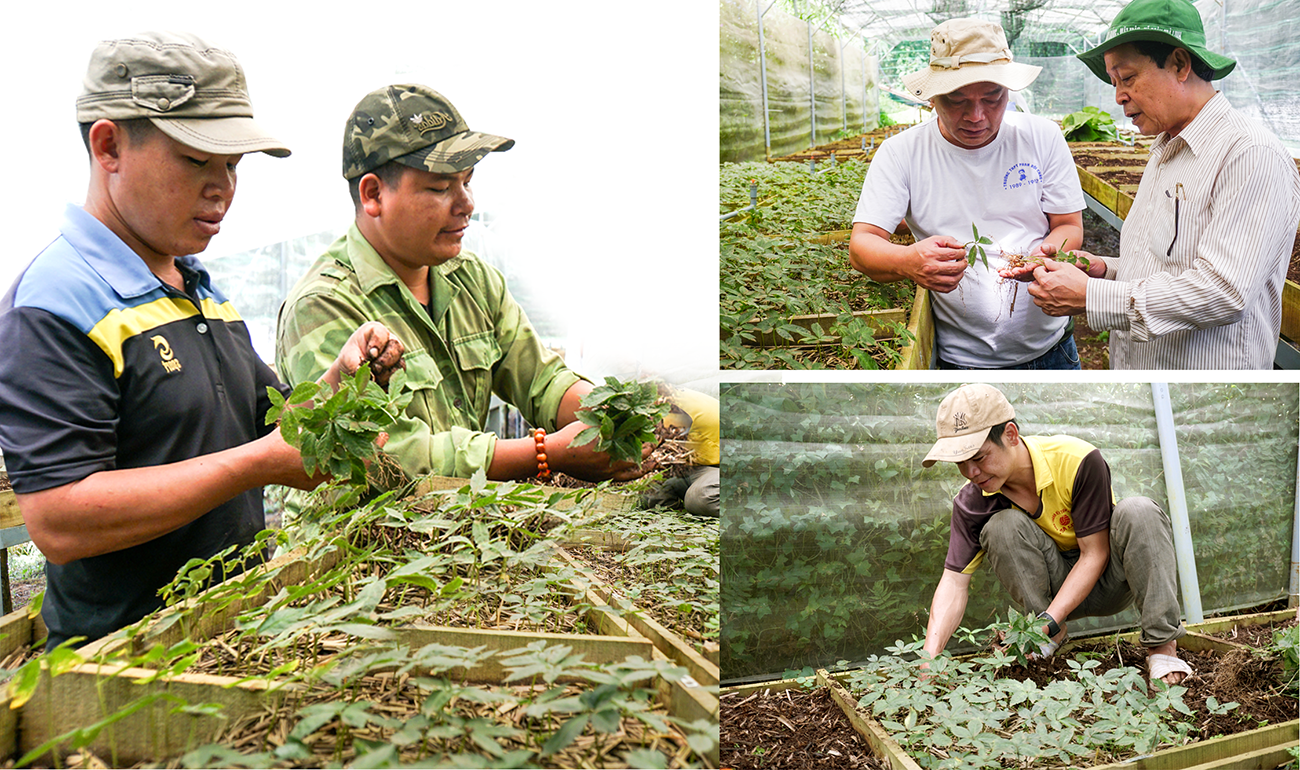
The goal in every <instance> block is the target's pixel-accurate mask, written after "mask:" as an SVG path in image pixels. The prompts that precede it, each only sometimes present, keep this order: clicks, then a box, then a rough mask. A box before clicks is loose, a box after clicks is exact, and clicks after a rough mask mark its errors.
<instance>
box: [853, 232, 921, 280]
mask: <svg viewBox="0 0 1300 770" xmlns="http://www.w3.org/2000/svg"><path fill="white" fill-rule="evenodd" d="M877 229H878V228H877ZM910 261H911V252H910V251H909V250H908V247H907V246H902V245H900V244H897V243H892V242H891V241H890V240H889V239H888V238H887V237H882V236H880V235H879V234H878V233H876V232H868V231H866V230H865V229H863V228H862V227H856V226H855V228H854V231H853V235H852V236H851V237H850V240H849V265H850V266H851V267H852V268H853V269H854V270H857V271H858V272H859V273H862V274H863V275H865V276H867V277H868V278H870V279H871V280H873V281H879V282H880V283H890V282H892V281H902V280H906V279H910V278H912V271H910V270H909V269H908V265H909V263H910Z"/></svg>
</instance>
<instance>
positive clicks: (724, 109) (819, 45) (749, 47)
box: [718, 0, 879, 163]
mask: <svg viewBox="0 0 1300 770" xmlns="http://www.w3.org/2000/svg"><path fill="white" fill-rule="evenodd" d="M756 2H758V3H760V4H761V5H762V6H763V7H764V8H766V7H767V6H768V5H769V3H770V2H771V0H722V3H721V12H720V18H719V22H720V25H721V29H720V34H719V38H720V42H721V54H720V58H719V68H720V74H721V76H720V78H719V81H720V86H719V94H718V108H719V130H720V140H719V159H720V161H721V162H723V163H728V162H736V161H745V160H763V159H765V158H766V157H767V156H766V147H765V141H766V140H765V137H764V133H763V86H762V79H761V76H760V71H759V55H758V51H759V47H758V10H757V9H756V7H755V3H756ZM808 26H809V25H808V23H807V22H805V21H803V20H801V19H797V18H795V17H793V16H790V15H789V14H787V13H784V12H782V11H781V9H780V8H779V7H778V6H772V8H771V9H770V10H768V12H767V13H766V15H764V16H763V41H764V51H765V56H766V66H765V71H766V73H767V94H768V114H769V115H770V120H771V138H772V147H771V155H772V156H773V157H775V156H780V155H786V154H789V153H792V152H797V151H799V150H806V149H808V148H809V147H811V146H813V144H815V143H824V142H827V141H830V140H831V138H832V136H833V135H834V134H836V133H837V132H839V131H841V130H842V129H845V128H846V127H847V129H848V131H849V132H850V134H851V135H857V134H859V133H862V132H864V131H867V130H870V129H872V128H875V127H876V124H877V120H878V117H877V116H878V115H879V106H878V99H879V95H878V94H877V93H876V90H875V82H876V74H875V71H876V70H875V66H876V65H875V60H874V59H872V58H871V57H869V56H868V55H867V54H866V52H865V51H864V50H863V43H862V38H861V37H857V36H848V37H845V38H843V39H837V38H836V37H834V36H833V35H831V34H829V33H828V32H826V31H825V30H824V29H823V30H820V31H816V32H815V33H814V34H813V68H814V71H815V74H816V76H815V78H814V80H813V82H812V86H813V89H814V91H815V95H816V101H817V137H816V142H814V141H813V136H812V123H811V121H810V119H809V113H810V109H811V107H810V104H809V77H808ZM845 34H846V35H847V34H848V33H845Z"/></svg>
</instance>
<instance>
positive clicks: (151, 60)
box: [77, 32, 289, 158]
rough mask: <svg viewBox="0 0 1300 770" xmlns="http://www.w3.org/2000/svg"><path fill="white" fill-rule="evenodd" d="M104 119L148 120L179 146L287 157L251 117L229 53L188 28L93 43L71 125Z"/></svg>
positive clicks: (236, 64) (286, 150) (241, 74)
mask: <svg viewBox="0 0 1300 770" xmlns="http://www.w3.org/2000/svg"><path fill="white" fill-rule="evenodd" d="M105 118H107V119H109V120H131V119H134V118H148V119H149V120H150V122H152V123H153V124H154V125H155V126H157V127H158V129H159V130H160V131H162V132H163V133H164V134H166V135H168V136H170V137H171V138H172V139H175V140H176V141H178V142H180V143H181V144H183V145H185V146H187V147H193V148H194V149H196V150H201V151H203V152H210V153H213V154H217V155H237V154H243V153H247V152H264V153H267V154H268V155H274V156H276V157H279V158H283V157H285V156H287V155H289V148H288V147H285V146H284V143H283V142H281V141H279V140H278V139H275V138H273V137H272V136H270V135H269V134H267V133H266V132H265V131H263V130H262V129H261V127H260V126H258V125H257V124H256V123H255V122H253V103H252V101H250V100H249V98H248V81H247V80H246V79H245V78H244V69H243V67H241V66H240V65H239V62H238V61H236V59H235V57H234V54H231V53H230V52H229V51H223V50H221V49H220V48H215V47H213V46H211V45H209V44H208V43H206V42H204V41H203V40H201V39H200V38H198V37H197V36H195V35H191V34H188V33H183V32H143V33H141V34H139V35H133V36H131V37H127V38H121V39H118V40H105V41H103V42H101V43H100V44H99V45H97V46H95V50H94V51H93V52H92V53H91V55H90V66H89V67H88V68H87V70H86V78H85V80H84V81H83V87H82V93H81V96H79V97H77V122H78V123H93V122H94V121H96V120H101V119H105Z"/></svg>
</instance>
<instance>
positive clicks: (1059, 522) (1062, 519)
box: [1055, 508, 1074, 532]
mask: <svg viewBox="0 0 1300 770" xmlns="http://www.w3.org/2000/svg"><path fill="white" fill-rule="evenodd" d="M1055 518H1056V526H1057V527H1059V528H1060V529H1061V531H1062V532H1064V531H1066V530H1070V529H1073V528H1074V520H1073V519H1071V518H1070V512H1069V511H1068V510H1066V509H1064V508H1062V509H1061V510H1059V511H1057V512H1056V516H1055Z"/></svg>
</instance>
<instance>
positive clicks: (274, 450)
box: [249, 425, 388, 492]
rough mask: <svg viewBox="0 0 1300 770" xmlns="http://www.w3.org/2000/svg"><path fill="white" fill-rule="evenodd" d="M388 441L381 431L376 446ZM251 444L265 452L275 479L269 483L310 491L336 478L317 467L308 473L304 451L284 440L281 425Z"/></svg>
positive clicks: (368, 463)
mask: <svg viewBox="0 0 1300 770" xmlns="http://www.w3.org/2000/svg"><path fill="white" fill-rule="evenodd" d="M387 443H388V434H387V433H380V434H379V435H378V436H377V437H376V438H375V446H376V447H378V448H380V449H383V448H384V444H387ZM249 446H260V447H261V448H260V450H259V451H262V452H264V453H265V454H264V455H263V460H262V462H263V468H264V470H265V471H266V472H267V473H269V474H272V475H273V477H274V478H273V480H271V481H268V482H266V483H268V484H281V485H283V486H286V487H293V488H294V489H302V490H305V491H308V492H310V491H311V490H313V489H315V488H316V487H318V486H320V485H321V484H324V483H325V482H327V481H330V480H332V479H333V478H334V477H333V476H331V475H330V474H328V473H326V472H324V471H322V470H319V469H317V471H316V473H313V474H311V475H308V474H307V471H306V470H305V469H304V468H303V463H302V453H301V452H300V451H299V450H298V449H296V448H294V446H293V445H292V444H290V443H289V442H287V441H285V440H284V437H283V436H281V435H280V426H278V425H277V426H276V427H275V430H273V431H271V432H270V433H268V434H267V435H265V436H263V437H262V438H259V439H257V440H256V441H254V442H252V443H251V444H249ZM366 467H367V468H368V467H370V461H366Z"/></svg>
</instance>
